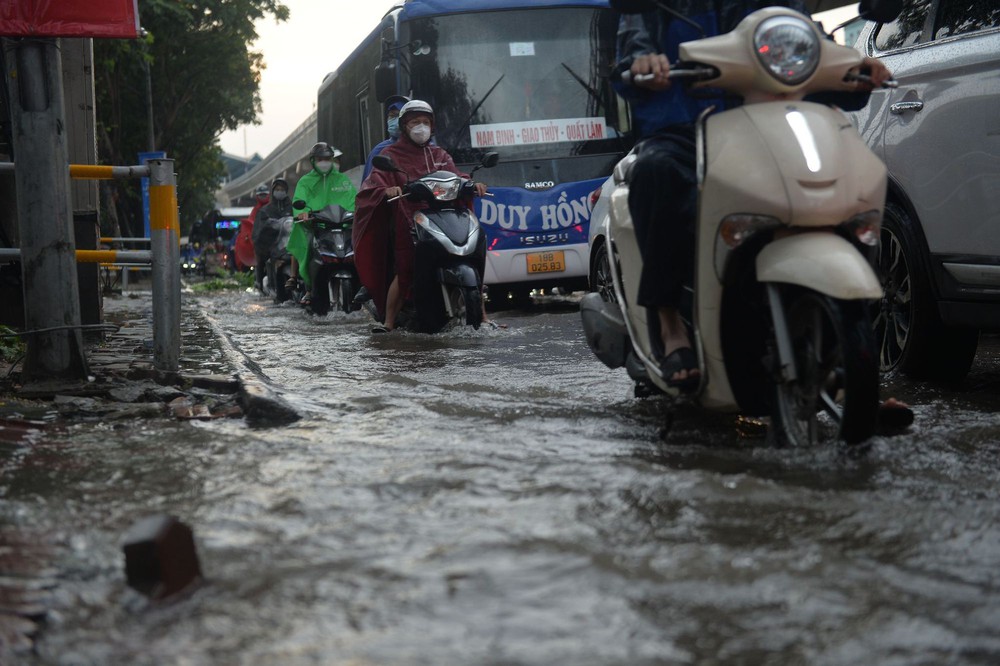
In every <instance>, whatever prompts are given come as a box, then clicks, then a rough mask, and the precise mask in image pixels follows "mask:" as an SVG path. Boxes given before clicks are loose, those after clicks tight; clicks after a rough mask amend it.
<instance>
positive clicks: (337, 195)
mask: <svg viewBox="0 0 1000 666" xmlns="http://www.w3.org/2000/svg"><path fill="white" fill-rule="evenodd" d="M357 194H358V191H357V190H356V189H355V188H354V185H353V184H352V183H351V180H350V179H349V178H348V177H347V176H345V175H344V174H342V173H340V172H339V171H331V172H330V173H328V174H325V175H324V174H322V173H320V172H319V171H316V169H313V170H312V171H310V172H309V173H307V174H306V175H304V176H302V178H300V179H299V182H298V183H297V184H296V185H295V195H294V196H293V197H292V201H298V200H299V199H301V200H302V201H305V202H306V207H305V209H303V210H302V211H298V212H306V213H310V212H313V211H319V210H323V209H324V208H326V207H327V206H329V205H330V204H336V205H338V206H342V207H343V208H344V209H345V210H349V211H352V212H353V211H354V197H355V196H357ZM311 245H312V234H311V232H310V231H309V230H308V229H307V228H306V225H304V224H300V223H299V222H297V221H296V223H295V224H294V225H292V233H291V235H290V236H289V237H288V252H289V253H290V254H291V255H292V256H293V257H295V259H296V260H298V262H299V275H300V276H302V280H303V281H304V282H305V283H306V287H307V288H309V287H312V284H311V283H310V280H309V249H310V247H311Z"/></svg>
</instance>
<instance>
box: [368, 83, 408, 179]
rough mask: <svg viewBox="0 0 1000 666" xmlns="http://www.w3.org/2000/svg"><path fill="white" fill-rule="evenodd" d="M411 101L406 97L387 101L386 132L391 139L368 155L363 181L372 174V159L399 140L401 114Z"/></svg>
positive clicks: (396, 96) (396, 97)
mask: <svg viewBox="0 0 1000 666" xmlns="http://www.w3.org/2000/svg"><path fill="white" fill-rule="evenodd" d="M409 101H410V98H409V97H406V96H404V95H393V96H392V97H390V98H389V99H387V100H385V105H386V106H385V130H386V133H387V134H388V135H389V138H388V139H386V140H385V141H383V142H381V143H379V144H378V145H377V146H375V147H374V148H372V151H371V152H370V153H368V159H367V160H366V161H365V170H364V172H363V173H362V175H361V180H362V181H364V180H365V178H367V177H368V176H369V174H371V172H372V158H373V157H375V156H376V155H380V154H382V151H383V150H385V149H386V148H388V147H389V146H391V145H392V144H394V143H396V139H398V138H399V112H400V110H401V109H402V108H403V105H404V104H406V103H407V102H409Z"/></svg>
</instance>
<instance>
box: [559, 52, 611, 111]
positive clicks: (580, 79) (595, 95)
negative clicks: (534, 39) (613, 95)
mask: <svg viewBox="0 0 1000 666" xmlns="http://www.w3.org/2000/svg"><path fill="white" fill-rule="evenodd" d="M559 64H560V65H562V66H563V68H564V69H565V70H566V71H567V72H569V75H570V76H572V77H573V78H574V79H576V82H577V83H579V84H580V85H581V86H583V89H584V90H586V91H587V93H588V94H589V95H590V96H591V97H593V98H594V101H595V102H597V104H598V106H600V105H601V93H599V92H597V91H596V90H594V89H593V88H591V87H590V84H589V83H587V82H586V81H584V80H583V77H581V76H580V75H579V74H577V73H576V72H574V71H573V70H572V69H570V66H569V65H567V64H566V63H564V62H561V63H559Z"/></svg>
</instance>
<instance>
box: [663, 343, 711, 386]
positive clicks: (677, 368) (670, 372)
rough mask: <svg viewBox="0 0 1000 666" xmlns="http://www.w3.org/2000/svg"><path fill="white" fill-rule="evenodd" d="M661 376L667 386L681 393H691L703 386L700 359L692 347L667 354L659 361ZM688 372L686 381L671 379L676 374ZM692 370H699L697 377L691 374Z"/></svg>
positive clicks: (681, 348)
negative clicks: (683, 371) (699, 365)
mask: <svg viewBox="0 0 1000 666" xmlns="http://www.w3.org/2000/svg"><path fill="white" fill-rule="evenodd" d="M659 368H660V375H661V376H662V377H663V381H665V382H666V384H667V386H669V387H670V388H673V389H677V390H678V391H680V392H681V393H691V392H693V391H694V390H696V389H697V388H698V385H699V384H701V372H700V368H699V367H698V357H697V356H695V354H694V350H693V349H691V348H690V347H680V348H679V349H675V350H674V351H672V352H671V353H669V354H667V355H666V356H664V357H663V358H661V359H660V361H659ZM682 370H687V371H688V375H687V377H685V378H684V379H671V377H673V376H674V375H675V374H677V373H678V372H681V371H682ZM692 370H699V373H698V374H697V375H693V376H692V374H691V371H692Z"/></svg>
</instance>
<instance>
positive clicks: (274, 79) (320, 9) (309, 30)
mask: <svg viewBox="0 0 1000 666" xmlns="http://www.w3.org/2000/svg"><path fill="white" fill-rule="evenodd" d="M282 2H283V4H285V5H286V6H287V7H288V9H289V11H290V12H291V16H290V17H289V19H288V20H287V21H285V22H283V23H276V22H275V21H274V19H273V18H272V19H268V20H266V21H260V22H259V23H258V24H257V34H258V35H259V39H258V40H257V41H256V42H255V43H254V44H253V49H254V50H255V51H260V52H261V53H263V54H264V61H265V63H266V64H267V69H265V70H264V71H263V73H262V74H261V82H260V95H261V101H262V104H263V110H262V112H261V114H260V120H261V124H260V125H246V126H245V127H241V128H240V129H238V130H235V131H231V132H225V133H223V134H222V136H221V137H219V143H221V144H222V149H223V150H224V151H226V152H227V153H233V154H235V155H252V154H253V153H255V152H257V153H260V154H261V157H263V156H265V155H267V154H268V153H269V152H271V151H272V150H274V149H275V148H277V147H278V144H279V143H281V141H282V140H283V139H284V138H285V137H286V136H288V135H289V134H291V132H292V130H293V129H295V128H296V127H298V126H299V125H300V124H302V122H303V121H305V119H306V118H307V117H308V116H309V114H310V113H311V112H312V110H313V108H315V106H316V92H317V91H318V90H319V85H320V83H321V82H322V81H323V77H324V76H326V75H327V74H329V73H330V72H332V71H333V70H335V69H337V67H338V65H340V63H341V62H343V61H344V58H346V57H347V56H348V55H350V53H351V51H353V50H354V47H356V46H357V45H358V43H360V41H361V40H362V39H364V37H366V36H367V35H368V33H369V32H371V30H372V29H373V28H374V27H375V25H376V24H377V23H378V21H379V20H380V19H381V18H382V16H383V15H384V14H385V13H386V11H388V10H389V9H390V8H391V7H393V6H394V5H396V4H398V3H399V0H282ZM244 147H245V149H244Z"/></svg>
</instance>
